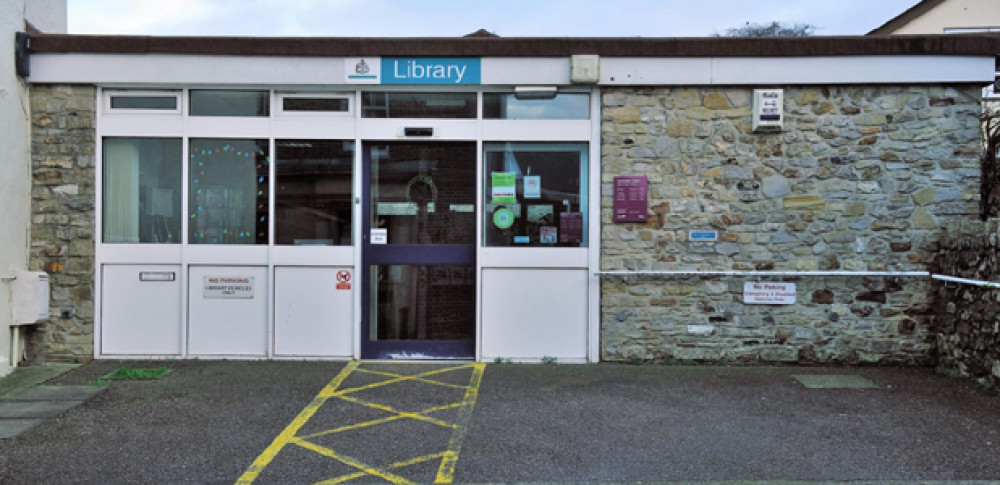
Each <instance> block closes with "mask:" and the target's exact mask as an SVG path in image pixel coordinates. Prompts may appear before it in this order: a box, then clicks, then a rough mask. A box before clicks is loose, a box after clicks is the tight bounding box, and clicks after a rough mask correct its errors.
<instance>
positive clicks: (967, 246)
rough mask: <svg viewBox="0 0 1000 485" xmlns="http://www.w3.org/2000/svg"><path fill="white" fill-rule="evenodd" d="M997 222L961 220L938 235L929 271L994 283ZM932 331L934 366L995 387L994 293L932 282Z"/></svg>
mask: <svg viewBox="0 0 1000 485" xmlns="http://www.w3.org/2000/svg"><path fill="white" fill-rule="evenodd" d="M997 231H998V221H997V220H995V219H994V220H991V221H989V222H980V221H966V222H964V223H963V224H960V225H956V226H954V227H952V228H950V229H949V231H948V233H947V234H945V235H943V237H942V242H941V250H940V252H939V253H938V254H937V256H936V258H935V260H934V265H933V271H934V272H935V273H938V274H942V275H947V276H956V277H959V278H968V279H973V280H981V281H996V278H997V276H1000V248H998V243H997ZM933 301H934V318H933V330H934V332H935V333H936V334H937V347H936V349H935V354H936V357H937V364H938V365H939V366H940V367H942V368H945V369H949V370H954V371H956V372H957V373H959V374H961V375H964V376H969V377H973V378H975V379H978V380H979V381H980V382H982V383H984V384H989V385H992V386H1000V289H997V288H986V287H980V286H973V285H968V284H960V283H949V282H942V281H935V282H934V286H933Z"/></svg>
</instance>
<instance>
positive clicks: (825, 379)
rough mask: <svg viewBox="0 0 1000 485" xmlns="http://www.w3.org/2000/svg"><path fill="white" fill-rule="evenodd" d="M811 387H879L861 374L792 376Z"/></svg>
mask: <svg viewBox="0 0 1000 485" xmlns="http://www.w3.org/2000/svg"><path fill="white" fill-rule="evenodd" d="M792 377H794V378H795V380H797V381H799V383H800V384H802V385H803V386H806V387H807V388H809V389H878V387H879V386H878V385H876V384H875V383H874V382H872V381H869V380H868V379H865V378H864V377H861V376H859V375H816V374H812V375H796V376H792Z"/></svg>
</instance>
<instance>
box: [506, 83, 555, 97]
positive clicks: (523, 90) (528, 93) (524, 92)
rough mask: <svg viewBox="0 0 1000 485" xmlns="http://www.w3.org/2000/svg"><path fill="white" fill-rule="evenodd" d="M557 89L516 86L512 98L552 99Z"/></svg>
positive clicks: (553, 87)
mask: <svg viewBox="0 0 1000 485" xmlns="http://www.w3.org/2000/svg"><path fill="white" fill-rule="evenodd" d="M556 92H558V89H557V88H556V87H555V86H517V87H515V88H514V97H515V98H517V99H552V98H555V97H556Z"/></svg>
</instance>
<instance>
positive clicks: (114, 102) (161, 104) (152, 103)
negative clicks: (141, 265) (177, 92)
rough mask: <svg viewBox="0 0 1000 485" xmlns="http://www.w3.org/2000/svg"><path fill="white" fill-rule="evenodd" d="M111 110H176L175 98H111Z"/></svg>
mask: <svg viewBox="0 0 1000 485" xmlns="http://www.w3.org/2000/svg"><path fill="white" fill-rule="evenodd" d="M111 108H112V109H156V110H176V109H177V96H111Z"/></svg>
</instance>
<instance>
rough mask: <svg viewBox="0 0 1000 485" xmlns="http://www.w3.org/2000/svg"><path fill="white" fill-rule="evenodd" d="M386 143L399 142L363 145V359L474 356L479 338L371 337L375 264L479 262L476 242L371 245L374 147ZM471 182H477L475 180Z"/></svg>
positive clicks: (459, 263)
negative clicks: (405, 338) (411, 338)
mask: <svg viewBox="0 0 1000 485" xmlns="http://www.w3.org/2000/svg"><path fill="white" fill-rule="evenodd" d="M385 143H397V142H367V143H363V144H362V169H361V177H362V180H361V187H362V189H361V190H362V194H361V200H362V204H361V271H360V275H359V281H360V283H361V358H362V359H463V360H465V359H474V358H475V356H476V347H475V346H476V341H475V338H473V339H471V340H374V339H372V338H371V335H372V328H371V325H372V318H371V315H372V309H371V304H372V300H371V298H372V295H371V292H372V286H373V282H372V281H371V280H372V267H373V266H377V265H389V264H396V265H455V266H475V265H476V248H475V244H462V245H458V244H391V245H390V244H371V230H372V227H371V223H372V200H371V183H372V177H371V175H372V171H371V163H372V160H371V147H372V145H375V144H385ZM442 143H447V142H442ZM470 182H471V183H475V180H472V181H470ZM477 205H478V204H477ZM463 230H464V229H463ZM470 230H475V229H474V228H472V229H470ZM469 318H471V319H475V315H470V316H469Z"/></svg>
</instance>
